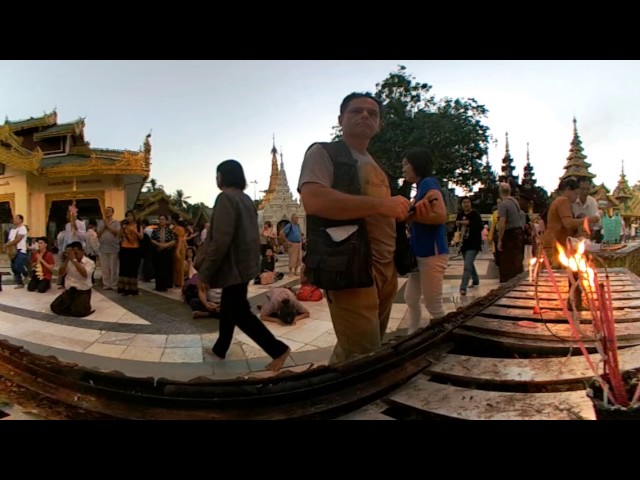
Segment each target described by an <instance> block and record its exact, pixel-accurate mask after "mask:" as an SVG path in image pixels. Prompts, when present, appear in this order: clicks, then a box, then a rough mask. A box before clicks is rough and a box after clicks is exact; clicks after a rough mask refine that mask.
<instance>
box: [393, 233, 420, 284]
mask: <svg viewBox="0 0 640 480" xmlns="http://www.w3.org/2000/svg"><path fill="white" fill-rule="evenodd" d="M393 260H394V262H395V264H396V270H397V271H398V273H399V274H400V275H406V274H408V273H410V272H412V271H413V270H415V269H416V268H418V261H417V260H416V257H415V255H414V254H413V252H412V251H411V244H410V242H409V237H408V235H407V224H406V223H404V222H396V251H395V253H394V255H393Z"/></svg>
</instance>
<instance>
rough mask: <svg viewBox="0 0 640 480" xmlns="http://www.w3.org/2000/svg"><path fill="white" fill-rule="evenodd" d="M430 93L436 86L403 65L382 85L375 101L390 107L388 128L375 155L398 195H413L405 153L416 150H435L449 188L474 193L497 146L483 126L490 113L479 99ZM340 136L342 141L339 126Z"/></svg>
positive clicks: (385, 111)
mask: <svg viewBox="0 0 640 480" xmlns="http://www.w3.org/2000/svg"><path fill="white" fill-rule="evenodd" d="M430 91H431V85H429V84H427V83H420V82H417V81H416V79H415V78H414V77H413V76H411V75H410V74H409V73H407V70H406V67H404V66H402V65H400V66H399V67H398V70H397V71H395V72H392V73H390V74H389V76H388V77H387V78H386V79H384V80H383V81H382V82H381V83H378V84H377V85H376V92H375V96H376V98H378V99H380V101H381V102H382V104H383V105H384V109H383V115H382V129H381V131H380V133H378V135H376V136H375V137H374V138H373V140H372V141H371V144H370V148H369V151H370V152H371V154H372V155H373V157H374V158H375V159H376V160H377V161H378V162H379V163H380V164H381V165H382V166H383V167H384V168H385V169H386V170H387V173H388V174H389V176H390V177H391V181H392V190H393V192H394V193H402V194H404V195H408V194H409V186H408V185H405V186H404V187H401V186H400V185H399V180H400V178H401V177H402V154H403V152H404V151H405V150H406V149H407V148H411V147H418V146H423V147H427V148H430V149H431V150H432V151H433V154H434V157H435V160H436V172H435V174H436V176H437V177H438V178H439V179H440V181H441V184H442V187H443V188H446V187H447V184H448V183H449V182H450V183H451V184H453V185H457V186H459V187H461V188H464V189H466V190H470V189H471V188H472V187H473V186H474V185H476V184H477V183H478V182H480V181H481V179H482V158H483V157H484V156H485V155H486V154H487V150H488V146H489V142H490V141H491V135H490V134H489V127H487V126H486V125H484V124H483V123H482V121H483V119H484V118H486V116H487V113H488V110H487V109H486V108H485V107H484V106H483V105H480V104H479V103H478V102H477V101H476V100H475V99H473V98H468V99H452V98H446V97H445V98H443V99H440V100H437V99H436V98H435V96H433V95H431V94H430ZM334 137H335V138H339V137H340V128H339V127H336V128H335V135H334Z"/></svg>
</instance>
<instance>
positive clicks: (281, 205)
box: [258, 139, 307, 234]
mask: <svg viewBox="0 0 640 480" xmlns="http://www.w3.org/2000/svg"><path fill="white" fill-rule="evenodd" d="M280 150H282V148H280ZM294 213H296V214H297V215H298V223H299V224H300V230H301V231H302V233H305V234H306V231H307V223H306V217H307V216H306V213H305V211H304V208H303V207H302V205H301V204H300V203H299V202H298V201H296V200H294V198H293V195H292V194H291V189H290V188H289V182H288V181H287V174H286V172H285V170H284V160H283V155H282V151H281V152H280V167H279V168H278V150H277V149H276V145H275V139H274V143H273V148H272V149H271V176H270V178H269V188H268V189H267V190H266V191H265V195H264V198H263V199H262V201H261V202H260V206H259V207H258V224H259V225H260V226H262V224H263V223H264V222H266V221H267V220H269V221H271V223H272V224H273V225H274V226H277V228H278V231H280V230H281V229H282V228H283V227H284V226H285V225H286V224H287V223H289V222H290V220H291V215H292V214H294Z"/></svg>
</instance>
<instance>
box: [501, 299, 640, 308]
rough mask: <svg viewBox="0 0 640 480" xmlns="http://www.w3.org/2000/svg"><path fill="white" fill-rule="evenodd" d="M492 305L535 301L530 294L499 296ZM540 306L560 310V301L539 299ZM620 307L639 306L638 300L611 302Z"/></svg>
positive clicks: (527, 305) (529, 305) (528, 304)
mask: <svg viewBox="0 0 640 480" xmlns="http://www.w3.org/2000/svg"><path fill="white" fill-rule="evenodd" d="M494 305H501V306H506V307H521V308H531V309H533V307H534V306H535V305H536V301H535V299H534V298H533V296H531V298H530V299H520V298H509V297H501V298H500V299H499V300H498V301H497V302H495V303H494ZM539 305H540V308H548V309H556V310H560V309H562V307H561V306H560V302H559V301H558V300H541V301H540V302H539ZM622 308H640V300H616V301H614V302H613V309H614V310H619V309H622Z"/></svg>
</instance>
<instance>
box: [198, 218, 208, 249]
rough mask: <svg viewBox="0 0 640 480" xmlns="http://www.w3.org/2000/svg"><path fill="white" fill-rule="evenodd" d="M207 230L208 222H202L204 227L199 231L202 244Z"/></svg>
mask: <svg viewBox="0 0 640 480" xmlns="http://www.w3.org/2000/svg"><path fill="white" fill-rule="evenodd" d="M208 232H209V222H206V223H205V224H204V228H203V229H202V232H200V243H201V244H203V243H204V241H205V240H206V239H207V234H208Z"/></svg>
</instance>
